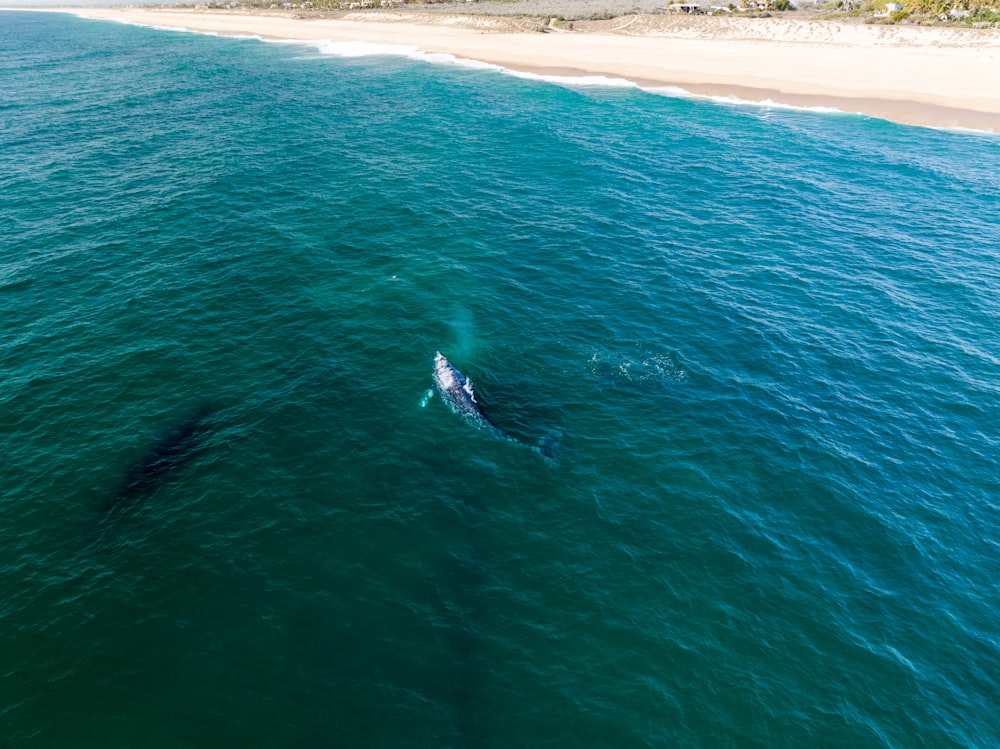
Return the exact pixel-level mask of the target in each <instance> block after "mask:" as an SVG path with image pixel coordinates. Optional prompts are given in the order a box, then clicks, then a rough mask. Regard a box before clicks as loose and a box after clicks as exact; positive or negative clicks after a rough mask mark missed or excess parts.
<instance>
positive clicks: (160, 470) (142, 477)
mask: <svg viewBox="0 0 1000 749" xmlns="http://www.w3.org/2000/svg"><path fill="white" fill-rule="evenodd" d="M213 414H214V410H212V409H209V408H202V409H200V410H198V411H197V412H195V413H194V414H192V415H191V416H189V417H188V418H186V419H184V420H183V421H181V422H178V423H176V424H174V426H173V427H171V428H170V429H168V430H167V431H166V432H164V433H163V434H162V435H161V436H160V438H159V439H158V440H157V441H156V442H155V443H154V444H153V446H152V447H151V448H150V449H149V450H148V451H147V452H146V454H145V455H144V456H143V457H142V459H140V460H139V461H137V462H136V463H134V464H133V465H132V466H131V467H130V468H129V470H128V471H127V472H126V473H125V476H124V478H123V480H122V484H121V488H120V489H119V491H118V494H117V495H116V496H115V497H114V498H113V499H112V500H111V501H110V502H108V504H107V506H106V507H105V516H106V518H111V517H113V516H116V515H119V514H120V513H122V512H124V511H126V510H128V509H129V508H130V507H132V506H133V505H136V504H138V503H140V502H141V501H142V500H143V499H145V498H146V497H147V496H149V495H150V494H152V493H153V490H154V489H156V488H157V487H158V486H160V485H161V484H163V483H165V482H166V481H168V480H169V479H170V478H171V477H172V476H173V475H174V474H176V473H177V471H178V470H179V469H180V468H181V467H182V466H184V465H185V464H186V463H187V462H188V461H189V460H190V459H191V457H192V456H193V455H194V453H195V451H196V450H197V448H198V446H199V445H200V444H201V441H202V438H203V436H204V433H205V422H206V421H208V419H209V418H210V417H211V416H212V415H213Z"/></svg>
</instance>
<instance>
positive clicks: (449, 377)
mask: <svg viewBox="0 0 1000 749" xmlns="http://www.w3.org/2000/svg"><path fill="white" fill-rule="evenodd" d="M434 383H435V384H436V385H437V389H438V392H439V393H440V394H441V397H442V398H443V399H444V402H445V403H447V404H448V407H449V408H451V410H452V411H453V412H454V413H455V414H457V415H458V416H459V417H461V418H462V419H463V420H465V421H466V422H468V423H469V424H472V425H473V426H474V427H476V428H478V429H481V430H482V431H484V432H486V433H487V434H491V435H493V436H494V437H497V438H498V439H502V440H506V441H508V442H515V443H517V444H524V443H522V442H521V440H519V439H517V438H516V437H514V436H513V435H511V434H508V433H507V432H505V431H504V430H503V429H501V428H500V427H499V426H497V425H496V423H495V422H494V421H493V420H492V419H491V418H490V417H489V416H487V415H486V412H485V411H483V409H482V407H481V406H480V405H479V401H477V400H476V391H475V388H473V386H472V381H471V380H470V379H469V378H468V377H466V376H465V375H464V374H462V372H461V370H459V369H458V367H456V366H455V365H454V364H452V363H451V362H450V361H448V358H447V357H446V356H445V355H444V354H442V353H441V352H440V351H438V352H436V353H435V355H434ZM429 393H430V394H431V395H433V391H429ZM426 401H427V398H425V400H424V403H425V404H426ZM558 443H559V433H558V432H550V433H549V434H548V435H546V436H545V437H544V438H543V439H542V440H541V442H540V443H539V444H538V445H537V446H530V447H531V449H532V450H534V451H535V452H538V453H540V454H541V455H543V456H544V457H546V458H550V459H552V458H554V457H555V449H556V446H557V445H558Z"/></svg>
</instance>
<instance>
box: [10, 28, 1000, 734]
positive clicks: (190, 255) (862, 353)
mask: <svg viewBox="0 0 1000 749" xmlns="http://www.w3.org/2000/svg"><path fill="white" fill-rule="evenodd" d="M0 144H2V148H0V195H2V204H0V205H2V208H0V314H2V320H3V324H2V326H0V364H2V368H0V372H2V380H0V438H2V440H3V464H2V465H3V468H2V472H0V534H2V535H0V746H3V747H4V748H5V749H7V748H8V747H9V748H10V749H20V748H21V747H34V746H44V747H50V746H51V747H63V746H66V747H69V746H72V747H102V748H106V747H136V746H150V747H218V746H262V747H263V746H267V747H315V746H358V747H376V746H378V747H513V746H531V747H549V746H551V747H556V746H558V747H568V746H572V747H633V746H634V747H642V746H646V747H740V748H742V747H806V746H809V747H851V749H860V748H861V747H995V746H997V745H998V744H1000V728H998V722H997V719H996V711H997V705H1000V676H998V674H1000V668H998V664H1000V583H998V580H1000V534H998V529H1000V478H998V472H997V456H998V454H1000V433H998V429H1000V249H998V248H1000V222H998V206H1000V169H998V167H997V165H998V164H1000V139H998V138H997V137H995V136H985V135H970V134H959V133H951V132H940V131H934V130H928V129H921V128H912V127H904V126H900V125H895V124H891V123H888V122H884V121H880V120H876V119H870V118H865V117H860V116H853V115H828V114H827V115H821V114H814V113H808V112H797V111H791V110H776V109H767V108H759V107H749V106H747V107H740V106H734V105H729V104H723V103H713V102H709V101H693V100H685V99H681V98H670V97H667V96H662V95H657V94H654V93H649V92H643V91H640V90H635V89H631V90H630V89H620V88H610V87H608V88H600V87H571V86H562V85H554V84H552V83H546V82H539V81H532V80H524V79H520V78H517V77H514V76H510V75H505V74H503V73H502V72H498V71H493V70H476V69H469V68H464V67H460V66H455V65H443V64H438V65H435V64H428V63H426V62H420V61H415V60H412V59H406V58H403V57H386V56H367V57H351V58H343V57H337V56H331V55H329V54H322V53H321V52H320V51H319V50H317V48H315V47H308V46H302V45H289V44H267V43H263V42H259V41H255V40H239V39H224V38H215V37H207V36H199V35H194V34H183V33H175V32H165V31H157V30H152V29H143V28H138V27H128V26H122V25H116V24H110V23H102V22H94V21H85V20H82V19H78V18H75V17H71V16H65V15H56V14H32V13H2V14H0ZM438 350H440V351H442V352H443V353H445V354H446V355H447V356H448V357H449V358H450V360H451V361H452V362H453V363H454V364H455V365H456V366H457V367H459V368H460V369H461V370H462V371H463V372H465V374H467V375H468V376H469V377H470V378H471V379H472V381H473V382H474V383H475V386H476V393H477V398H478V400H479V403H480V405H481V406H482V408H483V409H484V410H485V411H486V412H487V413H488V414H489V417H490V418H491V419H492V420H493V421H494V422H496V424H497V425H498V426H499V427H500V428H502V429H503V430H505V431H506V432H509V433H510V434H512V435H514V436H515V437H516V438H517V439H518V440H519V441H520V443H521V444H515V443H513V442H510V441H505V440H500V439H496V438H495V437H494V436H492V435H490V434H488V433H486V432H482V431H477V430H476V429H475V428H474V427H472V426H471V425H470V424H468V423H467V422H466V421H463V420H462V419H460V418H458V417H457V416H456V415H455V414H454V413H452V412H451V411H449V409H448V407H447V406H446V405H445V403H444V402H443V400H442V399H441V398H440V397H433V398H431V399H430V400H428V399H427V391H428V389H430V388H432V387H433V382H432V377H431V372H432V364H433V357H434V353H435V352H436V351H438ZM553 431H558V432H559V433H560V434H561V435H562V438H561V444H560V446H559V448H558V451H557V453H556V456H555V460H547V459H545V458H543V457H542V456H540V455H539V454H538V453H537V452H536V451H534V450H532V449H529V448H530V447H531V446H534V445H536V444H537V442H538V440H539V439H541V438H543V437H544V436H545V435H548V434H550V433H552V432H553ZM158 459H164V460H160V461H159V462H157V461H158Z"/></svg>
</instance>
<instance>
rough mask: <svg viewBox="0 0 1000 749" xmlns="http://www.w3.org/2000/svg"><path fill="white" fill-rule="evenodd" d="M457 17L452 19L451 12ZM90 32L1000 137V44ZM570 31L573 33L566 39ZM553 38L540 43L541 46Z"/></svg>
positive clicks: (811, 37) (487, 19) (428, 18)
mask: <svg viewBox="0 0 1000 749" xmlns="http://www.w3.org/2000/svg"><path fill="white" fill-rule="evenodd" d="M452 7H454V6H452ZM68 12H73V13H77V14H78V15H81V16H85V17H88V18H94V19H107V20H115V21H123V22H128V23H136V24H142V25H148V26H157V27H168V28H183V29H188V30H192V31H201V32H212V33H217V34H224V35H246V36H257V37H261V38H267V39H286V40H329V41H333V42H365V43H373V44H392V45H401V46H405V47H409V48H415V49H417V50H420V51H422V52H427V53H445V54H450V55H454V56H456V57H460V58H467V59H471V60H479V61H483V62H487V63H492V64H496V65H499V66H503V67H505V68H509V69H513V70H519V71H526V72H536V73H540V74H550V75H556V74H558V75H581V76H584V75H585V76H593V75H601V76H609V77H616V78H624V79H627V80H629V81H632V82H635V83H637V84H639V85H642V86H650V87H654V86H674V87H679V88H682V89H685V90H687V91H689V92H691V93H693V94H696V95H708V96H733V97H739V98H741V99H746V100H751V101H758V102H761V101H770V102H774V103H777V104H787V105H793V106H802V107H829V108H834V109H838V110H842V111H846V112H861V113H865V114H869V115H873V116H876V117H882V118H885V119H888V120H893V121H896V122H901V123H906V124H914V125H925V126H931V127H942V128H968V129H975V130H986V131H992V132H1000V80H998V78H997V71H998V70H1000V31H998V30H996V29H961V28H944V27H917V26H886V25H865V24H862V23H857V24H852V23H843V22H835V21H827V20H817V19H808V20H800V19H796V18H792V17H789V16H785V17H780V18H742V17H733V16H696V17H688V16H678V15H674V14H655V15H654V14H641V15H635V16H622V17H619V18H614V19H610V20H606V21H576V22H574V23H573V24H572V25H570V24H568V23H565V22H564V23H557V22H549V21H540V20H539V19H538V18H525V17H521V18H518V17H501V16H491V15H471V14H454V13H441V12H436V13H421V12H409V11H394V12H364V13H362V12H356V13H345V14H341V15H340V16H338V17H332V18H331V17H320V16H316V17H308V16H306V17H296V16H295V15H294V14H292V13H285V12H278V11H269V12H256V13H249V12H240V11H195V10H180V9H137V8H133V9H119V8H113V9H109V8H100V9H96V8H95V9H87V10H79V9H72V10H71V11H68ZM570 26H571V27H570ZM543 32H544V33H543Z"/></svg>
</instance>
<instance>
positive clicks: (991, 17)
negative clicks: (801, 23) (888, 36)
mask: <svg viewBox="0 0 1000 749" xmlns="http://www.w3.org/2000/svg"><path fill="white" fill-rule="evenodd" d="M824 7H825V8H826V9H827V11H829V12H830V16H828V17H834V18H836V17H842V16H857V17H862V18H864V19H865V20H866V22H867V23H884V24H897V23H916V24H921V25H926V24H934V25H949V26H972V27H989V26H993V27H998V26H1000V0H903V1H900V0H863V1H861V2H858V1H857V0H832V1H831V2H828V3H827V4H826V5H825V6H824Z"/></svg>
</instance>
